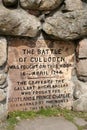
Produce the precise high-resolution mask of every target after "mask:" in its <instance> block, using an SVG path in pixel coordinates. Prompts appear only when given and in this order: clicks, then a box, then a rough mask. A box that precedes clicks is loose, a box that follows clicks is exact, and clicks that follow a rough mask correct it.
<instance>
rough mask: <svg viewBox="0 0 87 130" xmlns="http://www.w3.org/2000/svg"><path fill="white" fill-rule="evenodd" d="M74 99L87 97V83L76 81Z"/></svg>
mask: <svg viewBox="0 0 87 130" xmlns="http://www.w3.org/2000/svg"><path fill="white" fill-rule="evenodd" d="M73 95H74V98H75V99H79V98H81V96H82V95H84V96H87V82H86V83H84V82H81V81H79V80H76V81H75V89H74V93H73Z"/></svg>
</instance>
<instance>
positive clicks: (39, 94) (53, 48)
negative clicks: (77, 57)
mask: <svg viewBox="0 0 87 130" xmlns="http://www.w3.org/2000/svg"><path fill="white" fill-rule="evenodd" d="M8 65H9V76H8V77H9V78H8V80H9V81H8V82H9V87H8V88H9V90H8V91H9V92H8V111H16V110H22V111H25V110H39V109H41V108H48V107H59V106H60V107H67V108H70V107H71V105H72V93H73V92H72V91H73V89H72V87H73V83H72V80H71V78H72V73H73V68H74V45H73V43H65V42H60V41H53V42H52V41H49V40H46V41H44V40H37V41H35V40H23V39H22V40H19V39H16V40H12V41H11V44H9V47H8Z"/></svg>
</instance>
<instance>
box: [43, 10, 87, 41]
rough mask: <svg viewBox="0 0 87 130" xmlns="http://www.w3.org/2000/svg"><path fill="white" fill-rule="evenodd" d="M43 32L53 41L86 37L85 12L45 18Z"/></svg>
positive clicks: (86, 16)
mask: <svg viewBox="0 0 87 130" xmlns="http://www.w3.org/2000/svg"><path fill="white" fill-rule="evenodd" d="M43 30H44V31H45V32H46V33H47V34H48V35H50V36H51V37H53V38H55V39H63V40H74V39H78V38H81V37H83V36H84V35H85V36H86V35H87V10H86V9H85V10H76V11H72V12H67V13H62V12H59V11H57V12H56V13H54V14H53V15H52V16H49V17H48V18H46V20H45V23H44V24H43Z"/></svg>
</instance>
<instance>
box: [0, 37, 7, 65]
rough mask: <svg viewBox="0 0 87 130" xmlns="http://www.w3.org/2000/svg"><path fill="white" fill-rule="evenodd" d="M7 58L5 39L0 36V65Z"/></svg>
mask: <svg viewBox="0 0 87 130" xmlns="http://www.w3.org/2000/svg"><path fill="white" fill-rule="evenodd" d="M6 60H7V41H6V39H5V38H4V37H0V66H2V65H3V64H4V63H5V62H6Z"/></svg>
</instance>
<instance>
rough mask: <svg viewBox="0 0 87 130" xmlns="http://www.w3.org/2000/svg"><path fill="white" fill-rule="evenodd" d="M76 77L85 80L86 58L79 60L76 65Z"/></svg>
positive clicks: (86, 73)
mask: <svg viewBox="0 0 87 130" xmlns="http://www.w3.org/2000/svg"><path fill="white" fill-rule="evenodd" d="M76 70H77V75H78V78H79V79H81V80H83V81H87V59H85V60H79V61H78V62H77V66H76Z"/></svg>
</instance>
